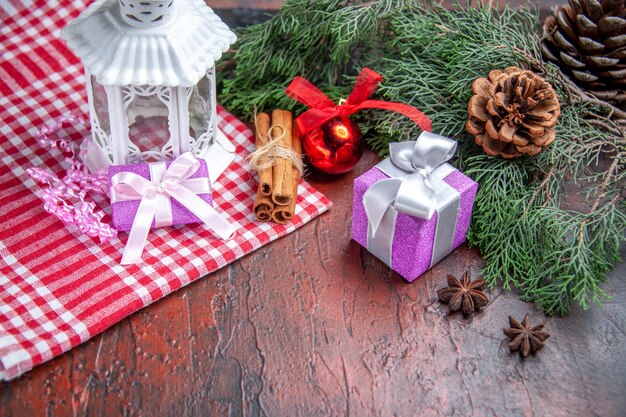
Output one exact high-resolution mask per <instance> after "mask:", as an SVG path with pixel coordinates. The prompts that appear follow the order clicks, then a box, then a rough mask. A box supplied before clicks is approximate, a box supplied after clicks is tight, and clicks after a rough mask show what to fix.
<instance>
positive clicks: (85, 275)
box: [0, 0, 331, 380]
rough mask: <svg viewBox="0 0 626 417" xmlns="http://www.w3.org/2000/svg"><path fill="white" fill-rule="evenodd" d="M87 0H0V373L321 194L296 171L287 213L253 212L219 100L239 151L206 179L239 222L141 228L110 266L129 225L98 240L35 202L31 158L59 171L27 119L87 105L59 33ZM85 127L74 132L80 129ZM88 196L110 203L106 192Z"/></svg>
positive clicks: (118, 314) (65, 343)
mask: <svg viewBox="0 0 626 417" xmlns="http://www.w3.org/2000/svg"><path fill="white" fill-rule="evenodd" d="M88 3H89V1H88V0H73V1H68V0H2V1H0V17H1V21H2V23H1V24H0V45H1V48H0V51H1V53H2V61H1V62H0V93H1V95H2V96H1V97H0V149H1V150H2V152H1V154H0V255H1V256H2V259H1V260H0V380H2V379H4V380H9V379H12V378H15V377H17V376H19V375H21V374H23V373H24V372H26V371H28V370H30V369H32V368H33V367H34V366H35V365H37V364H40V363H42V362H45V361H47V360H49V359H52V358H53V357H55V356H57V355H59V354H61V353H63V352H65V351H68V350H69V349H71V348H72V347H74V346H76V345H78V344H80V343H82V342H84V341H86V340H88V339H89V338H90V337H92V336H94V335H96V334H98V333H100V332H102V331H103V330H105V329H106V328H108V327H109V326H111V325H113V324H114V323H116V322H118V321H119V320H121V319H122V318H124V317H126V316H128V315H129V314H131V313H133V312H135V311H137V310H139V309H140V308H142V307H144V306H146V305H148V304H150V303H152V302H154V301H156V300H158V299H160V298H161V297H164V296H166V295H167V294H169V293H171V292H172V291H175V290H177V289H178V288H181V287H182V286H184V285H187V284H189V283H190V282H191V281H193V280H196V279H198V278H200V277H202V276H204V275H206V274H208V273H209V272H212V271H215V270H217V269H219V268H221V267H223V266H225V265H227V264H228V263H230V262H233V261H234V260H236V259H238V258H241V257H242V256H244V255H246V254H248V253H250V252H252V251H254V250H255V249H258V248H259V247H261V246H263V245H264V244H266V243H268V242H271V241H273V240H275V239H278V238H279V237H281V236H284V235H286V234H288V233H290V232H292V231H294V230H295V229H296V228H298V227H300V226H302V225H303V224H305V223H307V222H308V221H310V220H311V219H313V218H314V217H316V216H318V215H319V214H321V213H323V212H324V211H326V210H327V209H328V208H329V207H330V205H331V203H330V201H328V199H326V198H325V197H324V196H323V195H321V194H320V193H318V192H317V191H315V190H314V189H313V188H312V187H311V186H310V185H308V184H307V183H305V182H303V183H302V184H301V185H300V188H299V197H298V208H297V211H296V216H295V218H294V220H293V221H292V222H291V223H289V224H287V225H285V226H280V225H276V224H273V223H259V222H256V221H255V218H254V215H253V214H252V212H251V207H252V204H253V197H254V191H255V187H256V179H255V178H254V177H253V175H252V174H251V173H250V168H249V166H248V165H247V164H246V162H245V156H246V155H247V154H248V153H249V152H250V151H251V149H252V148H253V143H252V140H253V138H252V133H251V132H250V131H249V130H248V129H247V128H246V126H245V125H243V124H242V123H241V122H240V121H239V120H237V119H236V118H235V117H234V116H232V115H231V114H229V113H228V112H226V111H225V110H224V109H222V108H220V109H219V116H220V122H219V125H220V127H221V128H222V129H223V130H224V132H225V133H226V134H227V135H228V136H229V137H230V139H231V140H232V141H233V142H234V143H235V144H236V145H237V152H238V156H237V159H236V160H235V162H234V163H233V164H232V166H231V167H230V168H229V169H228V170H227V171H226V172H225V173H224V175H223V176H222V177H221V178H220V180H219V181H218V183H217V184H216V186H215V190H214V197H215V200H216V203H217V204H218V206H219V208H220V209H221V210H222V211H223V212H224V213H225V214H226V215H227V216H228V217H229V218H230V220H231V221H232V222H235V223H236V224H237V225H238V226H239V228H240V232H239V234H238V236H237V237H236V238H234V239H231V240H228V241H220V240H216V239H214V238H213V235H212V233H211V232H210V231H209V230H208V229H207V228H206V227H204V226H203V225H187V226H177V227H170V228H164V229H159V230H156V231H153V232H151V234H150V236H149V242H148V244H147V246H146V250H145V252H144V255H143V260H144V262H141V263H140V264H138V265H132V266H128V267H123V266H120V265H119V261H120V259H121V252H122V250H123V247H124V245H125V243H126V239H127V236H128V235H127V234H126V233H120V235H119V238H117V239H115V240H114V241H113V242H112V243H107V244H102V245H101V244H98V243H97V242H96V241H95V240H94V239H91V238H89V237H86V236H84V235H82V234H80V233H79V232H78V231H77V229H76V228H72V227H69V228H68V227H65V226H64V225H63V224H62V223H61V222H60V221H59V220H57V219H56V218H55V217H53V216H51V215H49V214H47V213H46V212H44V210H43V204H42V201H41V200H40V198H39V197H38V195H40V193H41V189H40V187H39V186H38V185H36V184H35V183H34V182H33V181H32V180H31V179H30V178H29V176H28V175H27V174H26V172H25V171H26V169H27V168H29V167H32V166H47V167H49V168H50V169H52V170H54V171H55V172H59V171H61V165H60V161H61V155H60V154H59V153H58V152H49V151H45V150H43V149H41V147H40V146H39V144H38V143H37V142H36V140H35V139H34V134H35V131H36V130H37V128H39V127H41V126H42V125H43V124H44V123H46V122H48V121H50V120H51V119H53V118H55V117H58V116H60V115H62V114H65V113H67V112H70V111H72V112H76V113H80V114H86V113H87V111H88V110H87V104H86V98H85V97H86V94H85V86H84V76H83V68H82V65H81V64H80V63H79V61H78V59H77V58H76V57H75V56H74V55H73V54H72V52H71V51H70V50H69V49H68V48H67V47H66V45H65V44H64V43H63V41H61V40H60V39H59V32H60V30H61V28H62V27H64V26H65V25H66V24H67V22H69V20H71V19H72V18H74V17H75V16H77V15H78V14H79V13H80V11H82V10H84V9H85V7H86V5H87V4H88ZM81 135H84V132H76V133H75V134H73V135H72V138H73V139H79V138H80V137H81ZM96 201H97V202H98V203H99V204H100V205H101V207H103V208H106V207H108V202H107V201H105V199H104V198H98V199H96Z"/></svg>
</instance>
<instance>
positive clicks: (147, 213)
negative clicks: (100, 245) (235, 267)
mask: <svg viewBox="0 0 626 417" xmlns="http://www.w3.org/2000/svg"><path fill="white" fill-rule="evenodd" d="M149 166H150V180H148V179H146V178H143V177H142V176H140V175H137V174H135V173H132V172H120V173H117V174H115V175H114V176H113V178H111V202H112V203H116V202H120V201H131V200H140V203H139V208H138V209H137V213H136V214H135V218H134V220H133V225H132V227H131V230H130V234H129V236H128V243H127V244H126V248H125V249H124V255H123V256H122V262H121V263H122V265H128V264H133V263H136V262H138V261H139V259H140V258H141V254H142V252H143V248H144V246H145V244H146V240H147V237H148V232H149V231H150V227H151V226H152V222H153V220H154V223H155V226H156V227H164V226H171V225H172V221H173V220H172V207H171V203H170V199H171V198H174V199H175V200H176V201H178V202H179V203H181V204H182V205H183V206H184V207H185V208H187V209H188V210H189V211H191V212H192V213H193V214H194V215H195V216H196V217H198V218H199V219H200V220H202V221H203V222H204V223H205V224H206V225H207V226H209V227H210V228H211V230H213V231H214V232H215V234H216V235H217V236H218V237H219V238H220V239H228V238H230V237H231V236H232V235H233V233H234V232H235V227H234V226H233V225H231V224H230V223H229V222H227V221H226V219H224V218H223V217H222V216H221V215H220V214H219V213H218V212H217V211H216V210H215V209H214V208H213V207H211V206H210V205H209V204H208V203H207V202H206V201H204V200H202V199H201V198H200V197H198V195H197V194H204V193H210V192H211V184H210V182H209V180H208V178H194V179H190V178H189V177H191V176H192V175H193V174H194V173H195V172H196V171H197V170H198V168H199V167H200V162H199V161H198V160H197V159H196V158H195V157H194V156H193V155H192V154H191V153H190V152H187V153H184V154H182V155H181V156H179V157H178V158H177V159H176V160H174V162H172V163H171V164H170V166H169V168H168V167H167V166H166V164H165V162H155V163H151V164H150V165H149Z"/></svg>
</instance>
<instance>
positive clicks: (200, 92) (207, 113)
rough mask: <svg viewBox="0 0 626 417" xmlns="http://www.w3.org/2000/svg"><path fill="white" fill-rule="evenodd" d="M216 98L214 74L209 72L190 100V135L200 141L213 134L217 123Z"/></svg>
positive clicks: (192, 92) (196, 86)
mask: <svg viewBox="0 0 626 417" xmlns="http://www.w3.org/2000/svg"><path fill="white" fill-rule="evenodd" d="M214 106H215V97H214V84H213V73H212V72H209V74H207V76H206V77H203V78H202V79H201V80H200V82H198V84H196V85H195V86H194V87H193V88H192V91H191V97H190V99H189V134H190V135H191V137H192V138H194V139H196V140H198V139H200V138H201V137H202V136H203V135H205V134H207V133H209V134H212V133H213V132H212V130H213V123H214V121H215V118H214V117H213V116H214V113H215V108H214Z"/></svg>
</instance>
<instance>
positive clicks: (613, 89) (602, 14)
mask: <svg viewBox="0 0 626 417" xmlns="http://www.w3.org/2000/svg"><path fill="white" fill-rule="evenodd" d="M624 3H625V2H624V0H569V5H563V6H557V7H556V9H555V11H554V16H549V17H548V18H547V19H546V20H545V21H544V23H543V42H542V51H543V55H544V57H545V58H546V59H548V60H550V61H553V62H554V63H556V64H557V65H558V66H559V67H560V68H561V70H562V71H563V72H564V73H565V74H567V75H568V76H569V77H570V79H572V81H574V82H575V83H576V84H578V85H579V86H580V87H582V88H583V89H586V90H588V91H589V92H591V93H593V94H594V95H595V96H597V97H598V98H601V99H604V100H607V101H611V102H614V103H616V104H618V105H619V104H626V9H625V6H624Z"/></svg>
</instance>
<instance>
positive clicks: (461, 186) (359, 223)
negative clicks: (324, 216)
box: [352, 167, 478, 282]
mask: <svg viewBox="0 0 626 417" xmlns="http://www.w3.org/2000/svg"><path fill="white" fill-rule="evenodd" d="M386 178H388V177H387V175H385V174H384V173H383V172H382V171H381V170H379V169H378V168H376V167H373V168H372V169H370V170H369V171H367V172H365V173H364V174H363V175H361V176H359V177H358V178H356V179H355V180H354V202H353V207H352V239H354V240H356V241H357V242H358V243H359V244H360V245H361V246H363V247H365V248H367V216H366V214H365V208H364V207H363V195H364V194H365V191H367V189H368V188H369V187H371V186H372V185H374V184H375V183H377V182H378V181H381V180H383V179H386ZM444 181H445V182H446V183H447V184H448V185H450V186H452V187H453V188H454V189H455V190H457V191H458V192H459V193H460V194H461V201H460V204H459V213H458V216H457V223H456V230H455V232H454V241H453V243H452V250H454V249H456V248H457V247H459V246H460V245H461V244H462V243H463V242H465V239H466V236H467V231H468V230H469V224H470V219H471V216H472V207H473V205H474V199H475V198H476V191H477V190H478V184H477V183H476V182H474V181H473V180H472V179H470V178H469V177H467V176H465V175H463V173H461V172H460V171H458V170H455V171H453V172H452V173H451V174H450V175H448V176H447V177H445V178H444ZM436 226H437V213H435V215H434V216H433V217H432V218H431V219H430V220H425V219H420V218H416V217H411V216H409V215H408V214H404V213H398V218H397V221H396V230H395V234H394V237H393V246H392V255H391V257H392V268H393V269H394V270H395V271H396V272H398V273H399V274H400V275H402V277H403V278H404V279H406V280H407V281H409V282H411V281H414V280H415V279H417V278H418V277H419V276H420V275H422V274H423V273H424V272H426V271H428V270H429V269H430V259H431V257H432V253H433V244H434V240H435V229H436Z"/></svg>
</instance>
